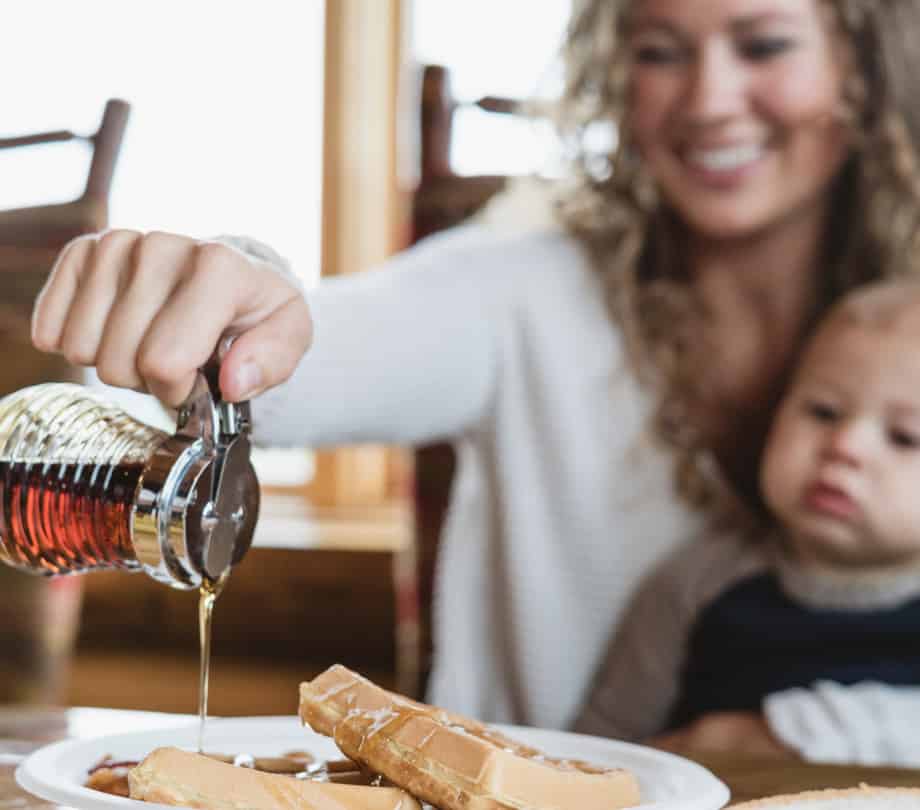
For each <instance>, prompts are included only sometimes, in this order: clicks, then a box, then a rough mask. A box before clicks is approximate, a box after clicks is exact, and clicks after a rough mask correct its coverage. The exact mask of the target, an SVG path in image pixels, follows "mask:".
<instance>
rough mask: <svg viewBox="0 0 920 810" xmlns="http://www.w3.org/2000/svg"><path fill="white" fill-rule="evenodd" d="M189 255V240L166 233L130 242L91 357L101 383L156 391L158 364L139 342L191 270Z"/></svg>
mask: <svg viewBox="0 0 920 810" xmlns="http://www.w3.org/2000/svg"><path fill="white" fill-rule="evenodd" d="M194 254H195V242H194V241H193V240H191V239H187V238H185V237H179V236H173V235H172V234H165V233H151V234H148V235H146V236H145V237H144V238H143V239H142V240H141V241H140V242H139V243H138V244H137V245H136V246H135V248H134V250H133V251H132V254H131V263H130V266H129V267H128V268H127V269H125V270H124V271H123V272H122V273H121V274H120V279H119V281H120V283H119V292H118V296H117V299H116V301H115V303H114V304H113V305H112V308H111V311H110V312H109V314H108V317H107V318H106V320H105V323H104V326H103V334H102V338H101V341H100V344H99V350H98V353H97V356H96V361H95V365H96V369H97V372H98V374H99V379H101V380H102V381H103V382H105V383H108V384H109V385H120V386H125V387H130V388H139V389H142V390H146V391H149V392H150V393H152V394H155V395H156V394H158V393H159V387H160V386H161V385H162V383H163V381H162V380H161V379H160V378H159V376H158V372H159V366H158V365H152V364H149V363H147V361H146V358H144V357H143V356H142V354H141V346H142V345H143V342H144V340H145V338H146V335H147V333H148V331H149V330H150V328H151V326H152V324H154V323H156V321H157V320H158V319H159V318H161V317H162V313H163V312H164V310H165V309H166V308H167V307H168V306H169V302H170V300H171V299H172V297H173V296H174V295H175V294H176V292H177V290H178V289H179V288H181V286H182V284H183V283H184V280H185V277H186V276H187V275H188V274H189V273H191V272H194V267H193V260H194ZM190 348H191V349H192V350H194V346H192V347H190ZM167 382H168V383H172V382H173V381H172V380H169V381H167ZM189 388H191V386H189ZM169 404H170V405H174V404H178V403H174V402H170V403H169Z"/></svg>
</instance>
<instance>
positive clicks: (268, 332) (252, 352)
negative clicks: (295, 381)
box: [220, 295, 313, 402]
mask: <svg viewBox="0 0 920 810" xmlns="http://www.w3.org/2000/svg"><path fill="white" fill-rule="evenodd" d="M312 338H313V323H312V321H311V319H310V313H309V310H308V309H307V306H306V303H305V301H304V299H303V298H302V297H300V296H299V295H298V296H297V297H296V298H293V299H292V300H290V301H288V302H287V303H286V304H284V305H283V306H281V307H280V308H278V309H277V310H275V311H274V312H273V313H272V314H271V315H269V316H268V317H267V318H266V319H265V320H264V321H262V322H261V323H258V324H256V325H255V326H253V327H251V328H250V329H248V330H247V331H246V332H243V333H242V334H241V335H240V336H239V337H237V338H236V340H234V341H233V345H232V346H231V347H230V350H229V352H228V353H227V355H226V357H224V359H223V362H222V363H221V370H220V390H221V394H222V396H223V397H224V399H225V400H227V401H229V402H241V401H243V400H247V399H252V398H253V397H255V396H257V395H258V394H260V393H262V392H263V391H265V390H267V389H269V388H273V387H274V386H276V385H279V384H280V383H283V382H284V381H285V380H286V379H287V378H288V377H290V376H291V374H292V373H293V372H294V369H295V368H297V364H298V363H299V362H300V358H301V357H302V356H303V354H304V352H305V351H306V350H307V349H308V348H309V346H310V342H311V340H312Z"/></svg>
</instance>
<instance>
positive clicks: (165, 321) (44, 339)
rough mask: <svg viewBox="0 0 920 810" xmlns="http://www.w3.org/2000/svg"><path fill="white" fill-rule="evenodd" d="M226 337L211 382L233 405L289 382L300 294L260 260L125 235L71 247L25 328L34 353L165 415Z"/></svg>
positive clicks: (302, 310) (179, 240)
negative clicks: (217, 381) (145, 395)
mask: <svg viewBox="0 0 920 810" xmlns="http://www.w3.org/2000/svg"><path fill="white" fill-rule="evenodd" d="M228 333H229V334H237V335H239V338H238V340H237V341H236V343H234V346H233V348H232V350H231V351H230V352H229V354H228V356H227V357H226V358H225V361H224V368H223V369H222V373H221V383H222V386H225V389H224V394H225V396H227V397H228V398H229V399H232V400H238V399H240V398H242V397H244V396H246V397H248V396H251V395H252V393H253V392H255V391H260V390H264V389H265V388H268V387H271V386H273V385H276V384H277V383H279V382H282V381H283V380H284V379H286V378H287V377H288V376H290V374H291V372H292V371H293V370H294V368H295V367H296V365H297V362H298V361H299V359H300V357H301V355H302V354H303V352H304V351H305V350H306V348H307V347H308V345H309V342H310V338H311V334H312V327H311V322H310V313H309V310H308V308H307V304H306V302H305V301H304V299H303V296H302V295H301V293H300V291H299V289H298V288H297V287H296V286H295V285H294V284H293V283H292V282H291V281H290V280H288V279H287V278H286V277H285V276H284V275H282V274H281V273H279V272H278V271H277V270H276V269H275V268H274V267H273V266H271V265H270V264H268V263H266V262H264V261H261V260H258V259H253V258H251V257H249V256H247V255H246V254H244V253H241V252H240V251H237V250H236V249H234V248H231V247H228V246H225V245H222V244H219V243H212V242H197V241H195V240H192V239H188V238H186V237H182V236H175V235H172V234H165V233H151V234H147V235H141V234H137V233H135V232H131V231H111V232H108V233H106V234H103V235H101V236H99V237H87V238H82V239H78V240H75V241H74V242H72V243H70V244H69V245H68V246H67V247H66V248H65V250H64V251H63V252H62V254H61V256H60V257H59V259H58V262H57V263H56V266H55V268H54V271H53V272H52V274H51V276H50V278H49V280H48V283H47V284H46V286H45V289H44V290H43V291H42V293H41V295H40V296H39V298H38V300H37V301H36V306H35V310H34V313H33V322H32V334H33V342H34V343H35V345H36V346H37V347H38V348H41V349H44V350H46V351H55V352H62V353H64V354H65V355H66V356H68V358H69V359H71V360H72V362H76V363H79V364H81V365H94V366H96V368H97V372H98V374H99V377H100V379H101V380H102V381H103V382H106V383H109V384H111V385H118V386H123V387H128V388H136V389H139V390H147V391H150V392H151V393H153V394H154V395H156V396H157V397H158V398H159V399H161V400H162V401H163V402H165V403H167V404H169V405H173V406H175V405H179V404H180V403H181V402H182V401H183V400H184V399H185V398H186V397H187V396H188V394H189V392H190V391H191V389H192V386H193V385H194V380H195V375H196V373H197V369H198V368H200V367H201V366H202V365H203V364H204V362H205V361H206V360H207V359H208V357H209V356H210V355H211V353H212V352H213V351H214V349H215V347H216V345H217V343H218V341H219V340H220V338H221V336H223V335H224V334H228ZM244 389H245V390H244Z"/></svg>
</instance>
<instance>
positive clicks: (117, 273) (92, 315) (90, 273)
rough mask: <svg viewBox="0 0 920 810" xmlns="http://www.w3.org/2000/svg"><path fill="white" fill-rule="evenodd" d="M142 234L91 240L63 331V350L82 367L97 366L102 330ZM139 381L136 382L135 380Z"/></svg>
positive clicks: (122, 233) (115, 234)
mask: <svg viewBox="0 0 920 810" xmlns="http://www.w3.org/2000/svg"><path fill="white" fill-rule="evenodd" d="M139 239H140V234H138V233H135V232H133V231H113V232H112V233H107V234H103V235H102V236H101V237H100V238H99V239H98V240H95V241H93V242H88V243H87V244H90V245H91V248H90V250H89V251H88V252H87V253H86V254H85V257H84V260H83V267H82V270H81V271H80V272H79V273H78V274H77V278H78V283H77V286H76V290H75V292H74V293H73V299H72V301H71V305H70V308H69V310H68V312H67V315H66V318H65V320H64V324H63V327H62V330H61V336H60V341H59V343H60V346H59V351H60V352H61V354H63V355H64V356H65V357H66V358H67V359H68V360H69V361H70V362H71V363H73V364H74V365H78V366H94V365H96V357H97V355H98V352H99V345H100V342H101V340H102V332H103V328H104V326H105V323H106V321H107V319H108V317H109V313H110V312H111V309H112V307H113V305H114V304H115V301H116V297H117V295H118V292H119V279H120V277H121V276H122V274H123V273H124V272H126V270H127V269H128V268H129V267H130V263H131V257H132V254H133V251H134V247H135V245H136V244H137V242H138V240H139ZM131 382H136V381H131Z"/></svg>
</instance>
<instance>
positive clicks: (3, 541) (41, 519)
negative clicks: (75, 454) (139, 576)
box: [0, 461, 144, 576]
mask: <svg viewBox="0 0 920 810" xmlns="http://www.w3.org/2000/svg"><path fill="white" fill-rule="evenodd" d="M143 469H144V468H143V465H142V464H138V463H123V464H94V463H82V464H81V463H60V462H58V463H42V462H28V461H12V462H11V461H0V558H2V559H3V560H4V561H6V562H8V563H10V564H12V565H14V566H18V567H21V568H26V569H28V570H30V571H33V572H36V571H37V572H43V573H46V574H48V575H49V576H50V575H52V574H66V573H77V572H80V571H89V570H92V569H96V568H131V569H133V568H137V567H138V563H137V559H136V557H135V554H134V550H133V546H132V543H131V520H132V510H133V505H134V497H135V491H136V490H137V486H138V482H139V481H140V477H141V473H142V472H143Z"/></svg>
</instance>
